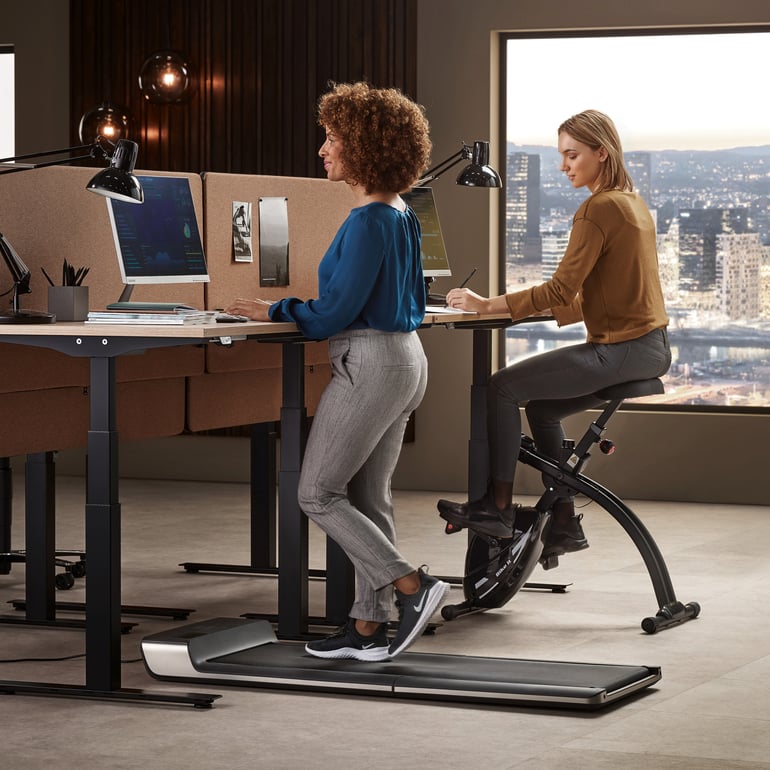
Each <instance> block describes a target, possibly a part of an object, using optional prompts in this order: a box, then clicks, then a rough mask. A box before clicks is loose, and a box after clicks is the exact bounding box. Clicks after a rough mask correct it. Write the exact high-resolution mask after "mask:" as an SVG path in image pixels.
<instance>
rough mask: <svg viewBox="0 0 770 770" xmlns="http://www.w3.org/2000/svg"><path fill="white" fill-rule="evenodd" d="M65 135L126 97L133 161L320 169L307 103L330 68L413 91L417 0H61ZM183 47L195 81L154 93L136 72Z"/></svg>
mask: <svg viewBox="0 0 770 770" xmlns="http://www.w3.org/2000/svg"><path fill="white" fill-rule="evenodd" d="M70 3H71V5H70V7H71V20H72V24H71V94H70V98H71V114H72V119H73V126H72V140H73V144H77V143H79V138H78V136H77V123H78V121H79V120H80V116H81V115H83V114H84V113H85V112H86V111H88V110H90V109H92V108H93V107H96V106H97V105H99V104H100V103H102V102H104V101H111V102H114V103H117V104H119V105H121V106H123V107H125V108H126V109H127V110H128V112H129V114H130V116H131V121H132V122H131V133H130V138H132V139H134V141H137V142H138V143H139V145H140V151H139V152H140V154H139V163H138V165H139V166H140V167H141V168H148V169H158V170H167V171H221V172H232V173H249V174H280V175H288V176H319V175H321V173H322V172H321V168H320V165H319V162H318V159H317V156H316V151H317V148H318V145H319V144H320V142H321V140H322V134H321V132H320V130H319V129H318V127H317V126H316V124H315V115H314V110H315V103H316V100H317V98H318V96H319V95H320V94H321V93H322V92H323V91H324V90H325V89H326V86H327V83H328V82H329V81H330V80H335V81H338V82H342V81H353V80H367V81H369V82H371V83H373V84H375V85H379V86H394V87H397V88H400V89H402V90H403V91H404V92H405V93H407V94H410V95H414V94H415V91H416V65H415V59H416V56H415V45H416V19H417V11H416V4H417V0H317V2H313V0H70ZM159 50H174V51H178V52H180V53H183V54H184V55H185V57H186V58H187V60H188V61H189V62H190V65H191V68H192V71H193V74H194V78H195V81H194V85H193V89H192V92H191V94H190V96H189V98H188V99H186V100H185V101H184V102H183V103H180V104H167V105H164V104H153V103H151V102H149V101H147V100H146V99H145V98H144V96H143V95H142V93H141V91H140V89H139V86H138V75H139V71H140V70H141V67H142V64H143V63H144V61H145V60H146V59H147V57H148V56H150V55H151V54H153V53H155V52H156V51H159Z"/></svg>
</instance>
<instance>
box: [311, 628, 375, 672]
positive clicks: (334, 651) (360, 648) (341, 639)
mask: <svg viewBox="0 0 770 770" xmlns="http://www.w3.org/2000/svg"><path fill="white" fill-rule="evenodd" d="M355 624H356V622H355V620H354V619H353V618H350V619H349V620H348V622H347V623H346V624H345V625H344V626H342V628H339V629H337V631H335V632H334V633H333V634H332V635H331V636H327V637H325V638H324V639H316V640H315V641H313V642H308V643H307V644H306V645H305V652H307V653H309V654H310V655H314V656H315V657H316V658H354V659H355V660H363V661H367V662H373V661H379V660H387V659H388V657H389V654H388V644H389V642H388V637H387V634H386V633H385V631H386V629H387V627H388V624H387V623H381V624H380V627H379V629H377V631H376V632H375V633H374V634H372V636H362V635H361V634H359V633H358V631H356V625H355Z"/></svg>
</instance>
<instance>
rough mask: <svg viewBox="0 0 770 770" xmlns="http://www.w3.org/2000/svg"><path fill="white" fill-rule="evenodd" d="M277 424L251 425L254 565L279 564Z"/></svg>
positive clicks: (252, 547) (252, 555) (252, 559)
mask: <svg viewBox="0 0 770 770" xmlns="http://www.w3.org/2000/svg"><path fill="white" fill-rule="evenodd" d="M275 440H276V430H275V424H274V423H272V422H262V423H257V424H256V425H252V427H251V566H252V567H253V568H254V569H259V568H260V567H266V568H268V569H272V568H275V566H276V548H275V542H276V506H275V472H276V467H275V466H276V458H275Z"/></svg>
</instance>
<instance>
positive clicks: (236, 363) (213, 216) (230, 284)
mask: <svg viewBox="0 0 770 770" xmlns="http://www.w3.org/2000/svg"><path fill="white" fill-rule="evenodd" d="M203 198H204V218H203V221H204V227H203V233H204V248H205V250H206V258H207V260H208V266H209V275H210V277H211V283H209V284H208V285H207V286H206V307H207V308H208V309H214V308H224V307H227V306H228V305H229V303H230V302H231V301H232V300H233V299H235V298H236V297H246V298H256V297H259V298H261V299H264V300H267V301H269V302H273V301H275V300H278V299H281V298H283V297H288V296H293V297H299V298H300V299H310V298H312V297H317V296H318V276H317V273H318V263H319V262H320V261H321V257H323V255H324V253H325V252H326V249H327V248H328V246H329V244H330V243H331V242H332V239H333V238H334V235H335V233H336V232H337V230H338V229H339V226H340V225H341V224H342V222H343V220H344V219H345V217H346V216H347V215H348V213H349V212H350V209H351V206H352V205H353V198H352V195H351V193H350V189H349V188H348V186H347V185H345V184H339V183H334V182H329V181H328V180H326V179H308V178H303V177H283V176H258V175H248V174H220V173H208V174H204V175H203ZM262 198H265V199H267V198H285V199H286V212H287V218H288V262H289V282H288V285H287V286H260V248H259V244H260V224H261V223H260V205H259V202H260V199H262ZM236 202H239V203H250V204H251V233H252V260H253V261H251V262H239V261H236V259H235V254H234V245H233V204H234V203H236ZM270 347H271V346H266V345H264V344H262V343H253V344H248V345H241V346H236V347H235V348H234V349H232V350H225V349H208V350H207V351H206V369H207V371H209V372H218V371H237V370H244V369H261V368H265V367H273V366H280V351H279V350H278V349H277V346H276V348H274V349H272V350H270V349H269V348H270ZM266 348H268V349H266ZM305 360H306V362H307V363H309V364H314V363H318V364H321V363H325V362H328V347H327V345H326V343H325V342H324V343H315V344H308V345H306V347H305Z"/></svg>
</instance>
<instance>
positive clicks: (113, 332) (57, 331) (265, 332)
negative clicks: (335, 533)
mask: <svg viewBox="0 0 770 770" xmlns="http://www.w3.org/2000/svg"><path fill="white" fill-rule="evenodd" d="M510 323H511V318H510V316H509V315H505V314H503V315H491V316H480V315H478V314H476V313H429V314H427V315H426V316H425V320H424V321H423V325H424V326H434V325H435V326H446V325H454V324H461V325H464V326H470V327H479V328H483V327H485V326H492V327H498V326H506V325H509V324H510ZM295 335H298V336H300V337H301V334H300V332H299V329H298V328H297V326H296V324H293V323H287V322H280V323H273V322H271V321H268V322H262V321H245V322H237V323H216V322H215V323H200V324H95V323H85V322H84V321H57V322H56V323H43V324H0V338H2V337H4V338H8V337H70V338H71V337H133V338H136V337H143V338H145V339H148V338H164V339H169V338H174V339H180V340H189V341H192V340H199V341H201V342H205V341H207V340H213V339H219V338H221V337H229V338H232V339H239V338H244V337H271V336H272V337H284V336H285V337H287V338H290V337H293V336H295Z"/></svg>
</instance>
